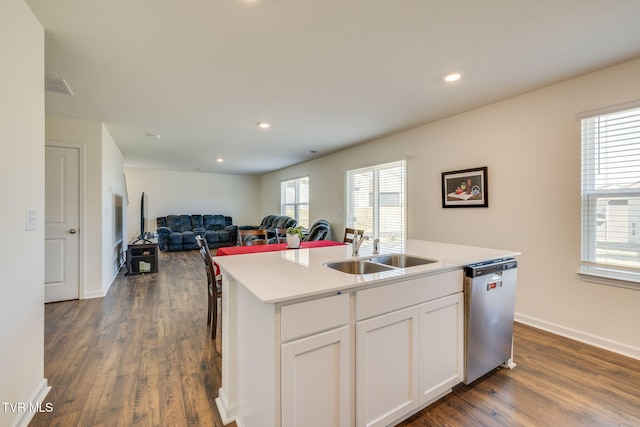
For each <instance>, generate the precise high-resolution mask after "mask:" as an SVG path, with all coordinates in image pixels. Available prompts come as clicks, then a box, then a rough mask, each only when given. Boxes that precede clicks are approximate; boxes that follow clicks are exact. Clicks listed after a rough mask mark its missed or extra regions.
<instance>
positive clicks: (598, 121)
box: [581, 108, 640, 283]
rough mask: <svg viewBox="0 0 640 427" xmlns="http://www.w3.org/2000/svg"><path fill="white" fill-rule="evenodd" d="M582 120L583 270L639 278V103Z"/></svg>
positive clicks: (616, 277)
mask: <svg viewBox="0 0 640 427" xmlns="http://www.w3.org/2000/svg"><path fill="white" fill-rule="evenodd" d="M581 125H582V269H581V273H584V274H586V275H592V276H600V277H603V278H605V279H611V280H614V281H615V280H622V281H626V282H637V283H640V108H635V109H632V110H626V111H620V112H615V113H608V114H603V115H599V116H595V117H589V118H585V119H583V120H582V123H581ZM605 282H606V280H605Z"/></svg>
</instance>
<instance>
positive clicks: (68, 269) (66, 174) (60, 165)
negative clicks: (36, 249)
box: [44, 146, 80, 302]
mask: <svg viewBox="0 0 640 427" xmlns="http://www.w3.org/2000/svg"><path fill="white" fill-rule="evenodd" d="M79 162H80V154H79V149H77V148H70V147H54V146H47V147H46V156H45V242H44V247H45V250H44V259H45V268H44V280H45V283H44V289H45V292H44V301H45V302H54V301H64V300H70V299H78V298H79V294H80V291H79V264H80V263H79V257H80V251H79V247H80V244H79V240H80V239H79V235H78V234H79V232H80V230H79V228H78V226H79V221H80V214H79V212H80V209H79V200H80V174H79V173H80V167H79Z"/></svg>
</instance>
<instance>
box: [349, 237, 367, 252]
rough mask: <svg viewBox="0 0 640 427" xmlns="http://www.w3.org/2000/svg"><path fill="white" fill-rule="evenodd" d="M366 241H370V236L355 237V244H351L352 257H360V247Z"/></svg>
mask: <svg viewBox="0 0 640 427" xmlns="http://www.w3.org/2000/svg"><path fill="white" fill-rule="evenodd" d="M365 240H369V236H362V237H360V238H359V237H358V235H357V234H355V235H354V236H353V243H352V244H351V245H352V246H351V247H352V249H353V251H352V255H353V256H358V251H359V250H360V245H362V242H364V241H365Z"/></svg>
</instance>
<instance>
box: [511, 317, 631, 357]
mask: <svg viewBox="0 0 640 427" xmlns="http://www.w3.org/2000/svg"><path fill="white" fill-rule="evenodd" d="M514 320H515V321H516V322H519V323H524V324H525V325H529V326H533V327H534V328H538V329H542V330H543V331H547V332H551V333H553V334H556V335H560V336H563V337H566V338H570V339H572V340H576V341H580V342H583V343H585V344H589V345H592V346H594V347H598V348H601V349H603V350H608V351H612V352H614V353H618V354H621V355H623V356H627V357H632V358H634V359H638V360H640V348H638V347H633V346H630V345H627V344H623V343H621V342H617V341H613V340H610V339H607V338H603V337H599V336H596V335H592V334H589V333H586V332H582V331H578V330H576V329H571V328H567V327H565V326H562V325H558V324H555V323H551V322H547V321H545V320H541V319H537V318H535V317H531V316H525V315H523V314H519V313H516V314H515V319H514Z"/></svg>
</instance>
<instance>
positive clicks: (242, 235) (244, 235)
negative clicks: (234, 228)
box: [238, 230, 269, 246]
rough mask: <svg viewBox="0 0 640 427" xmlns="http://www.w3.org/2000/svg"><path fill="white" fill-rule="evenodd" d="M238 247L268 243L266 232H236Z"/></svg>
mask: <svg viewBox="0 0 640 427" xmlns="http://www.w3.org/2000/svg"><path fill="white" fill-rule="evenodd" d="M238 241H239V243H240V246H252V245H265V244H267V243H269V237H268V232H267V230H238Z"/></svg>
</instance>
